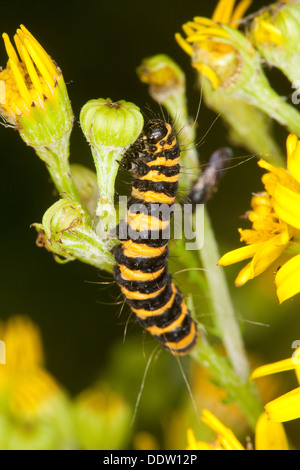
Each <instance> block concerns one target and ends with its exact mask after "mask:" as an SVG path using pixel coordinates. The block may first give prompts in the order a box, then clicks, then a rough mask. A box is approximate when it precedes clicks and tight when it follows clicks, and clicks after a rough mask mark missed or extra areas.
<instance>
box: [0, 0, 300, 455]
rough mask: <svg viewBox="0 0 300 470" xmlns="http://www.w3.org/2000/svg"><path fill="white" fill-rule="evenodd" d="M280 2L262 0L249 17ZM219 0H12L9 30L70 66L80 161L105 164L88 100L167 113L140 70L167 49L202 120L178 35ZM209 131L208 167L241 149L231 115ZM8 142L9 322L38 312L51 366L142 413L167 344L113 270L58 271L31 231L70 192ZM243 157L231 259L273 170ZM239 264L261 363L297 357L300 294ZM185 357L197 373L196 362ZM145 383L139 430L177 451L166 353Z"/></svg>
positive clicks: (234, 178)
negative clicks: (280, 293) (86, 131)
mask: <svg viewBox="0 0 300 470" xmlns="http://www.w3.org/2000/svg"><path fill="white" fill-rule="evenodd" d="M268 3H269V2H263V1H261V2H259V1H254V2H253V5H252V7H251V9H250V10H249V12H250V13H251V12H254V11H256V10H257V9H258V8H261V7H263V6H264V5H267V4H268ZM215 4H216V1H213V2H204V1H201V0H185V1H183V0H173V1H172V2H170V1H166V0H152V1H151V2H146V1H144V2H142V1H139V0H127V1H123V0H115V1H113V2H112V1H111V0H97V1H92V0H86V1H85V2H82V1H79V0H73V1H72V2H71V1H65V2H61V1H56V0H52V1H51V2H35V1H29V2H23V1H22V2H21V1H20V0H15V1H14V2H10V1H6V0H4V1H2V2H1V19H0V29H1V32H7V33H8V34H9V36H10V37H12V36H13V34H14V33H15V30H16V28H17V27H19V25H20V24H21V23H23V24H24V25H25V26H26V27H27V28H28V29H29V30H30V31H31V32H32V34H33V35H34V36H35V37H36V38H37V40H38V41H39V42H40V43H41V44H42V45H43V47H44V48H45V49H46V51H47V52H48V53H49V54H50V55H51V57H52V58H53V59H54V60H55V61H56V63H57V64H58V65H59V67H60V68H61V69H62V71H63V75H64V78H65V81H66V83H67V86H68V92H69V96H70V99H71V103H72V106H73V111H74V114H75V118H76V119H75V123H74V130H73V133H72V137H71V162H72V163H80V164H83V165H85V166H87V167H89V168H93V161H92V156H91V154H90V151H89V148H88V145H87V143H86V141H85V138H84V136H83V134H82V132H81V130H80V127H79V123H78V118H79V113H80V109H81V107H82V106H83V104H84V103H85V102H86V101H88V100H89V99H92V98H100V97H102V98H107V97H109V98H111V99H112V100H113V101H117V100H120V99H125V100H127V101H131V102H134V103H135V104H137V105H138V106H139V107H140V109H141V110H142V112H143V113H144V115H145V118H152V117H153V115H154V116H156V117H160V116H161V110H160V109H159V107H158V105H157V104H156V103H154V102H153V101H152V100H151V98H150V97H149V95H148V93H147V87H146V86H145V85H143V84H141V83H140V82H139V80H138V78H137V75H136V72H135V70H136V67H137V66H138V65H139V64H140V62H141V60H142V59H143V58H145V57H148V56H151V55H154V54H158V53H165V54H168V55H170V56H171V57H172V58H173V59H174V60H175V61H177V62H178V64H179V65H180V66H181V67H182V68H183V70H184V71H185V72H186V74H187V87H188V100H189V111H190V114H191V116H195V115H196V112H197V109H198V105H199V100H200V91H199V89H198V88H197V86H196V75H195V73H194V71H193V70H192V69H191V67H190V64H189V59H188V57H187V56H186V55H185V53H184V52H183V51H182V50H181V49H180V48H179V46H178V45H177V43H176V42H175V40H174V33H175V32H180V31H181V25H182V24H183V23H184V22H186V21H188V20H189V19H191V18H192V17H193V16H196V15H198V16H200V15H201V16H208V17H210V16H211V14H212V11H213V9H214V7H215ZM0 58H1V59H0V64H1V65H2V66H5V65H6V60H7V56H6V53H5V49H4V46H3V44H2V45H0ZM267 74H268V76H269V78H270V81H271V83H272V84H273V86H274V88H275V89H276V90H277V91H278V92H279V93H280V94H282V95H284V96H289V95H290V94H291V88H290V84H289V83H287V82H286V81H285V79H284V78H283V77H282V75H281V74H280V73H279V72H278V71H273V70H272V71H270V70H267ZM204 135H205V138H204V139H203V141H202V142H201V145H200V147H199V152H200V157H201V162H202V163H205V162H206V160H207V158H208V156H209V155H210V154H211V153H212V152H213V151H214V150H215V149H216V148H217V147H221V146H224V145H228V144H230V143H229V142H228V140H227V132H226V128H225V126H224V124H223V123H222V120H221V119H220V118H219V119H217V120H216V121H215V115H214V113H212V112H211V111H209V110H208V109H206V108H205V105H204V104H201V109H200V113H199V119H198V140H199V141H200V139H201V138H202V137H203V136H204ZM276 135H277V137H278V142H279V143H281V145H282V147H283V148H284V145H285V139H286V136H287V132H286V130H285V129H282V128H279V127H278V129H277V127H276ZM0 142H1V146H0V153H1V157H0V165H1V173H0V174H1V184H0V198H1V234H0V237H1V243H0V249H1V254H0V256H1V270H0V276H1V279H0V286H1V287H0V289H1V297H0V298H1V302H0V317H1V318H2V319H3V320H5V319H7V318H8V317H10V316H11V315H15V314H26V315H28V316H29V317H30V318H31V319H32V320H33V321H35V322H36V323H37V324H38V325H39V327H40V330H41V333H42V337H43V343H44V349H45V354H46V365H47V369H48V370H49V371H50V372H51V373H52V374H53V375H54V377H56V378H57V380H58V381H59V382H60V383H61V384H62V385H63V386H64V387H65V388H66V389H67V390H68V392H69V393H70V395H71V396H74V395H76V394H77V393H79V392H80V391H82V390H83V389H85V388H86V387H88V386H90V385H91V384H92V383H94V382H95V381H97V380H104V381H107V382H109V383H110V385H111V386H112V387H113V388H114V389H116V390H118V391H120V392H121V393H122V394H124V396H125V397H126V399H127V400H128V401H129V402H130V403H131V405H132V406H133V407H134V405H135V402H136V398H137V396H138V393H139V390H140V387H141V384H142V380H143V375H144V371H145V367H146V363H147V360H148V357H149V354H150V353H151V352H152V350H153V348H154V345H155V344H156V343H154V342H153V341H152V339H151V338H150V337H149V335H146V336H145V335H144V333H143V331H142V329H141V328H140V327H139V325H137V324H136V323H135V322H134V320H133V318H132V317H131V318H130V319H129V321H128V318H129V315H130V311H129V309H128V307H125V308H124V309H122V303H120V302H121V301H122V299H121V297H120V292H119V289H118V287H117V286H115V285H114V284H113V282H111V281H112V278H111V277H110V276H109V275H108V274H107V273H102V272H97V271H96V270H95V269H94V268H93V267H91V266H87V265H83V264H81V263H79V262H77V261H76V262H71V263H67V264H65V265H60V264H57V263H56V262H55V261H54V259H53V257H52V255H51V254H49V253H48V252H47V251H46V250H44V249H41V248H38V247H37V246H36V244H35V240H36V232H35V230H34V229H33V228H31V227H30V225H31V224H32V223H34V222H40V221H41V219H42V216H43V214H44V212H45V211H46V209H47V208H48V207H49V206H50V205H51V204H53V202H55V201H56V200H57V198H58V196H57V194H55V192H54V189H53V186H52V184H51V181H50V180H49V176H48V173H47V171H46V168H45V166H44V164H43V163H42V162H41V161H40V160H39V159H38V158H37V157H36V155H35V154H34V151H33V149H31V148H29V147H26V146H25V144H24V143H23V141H22V140H21V139H20V137H19V135H18V134H17V132H15V131H14V130H12V129H6V128H5V127H4V126H0ZM234 156H235V157H236V158H237V162H239V163H240V162H241V161H243V159H242V160H241V159H240V157H245V158H244V160H245V163H244V164H239V165H238V166H236V167H235V168H233V169H231V170H229V171H228V172H227V174H226V177H225V178H224V179H223V180H222V181H221V184H220V187H219V191H218V193H217V194H216V195H215V197H214V199H213V200H212V201H210V202H209V212H210V215H211V218H212V222H213V225H214V227H215V230H216V236H217V239H218V242H219V245H220V252H221V253H224V252H226V251H228V250H230V249H233V248H236V247H238V246H239V236H238V232H237V227H238V226H239V224H240V221H239V217H240V215H241V214H244V213H245V211H246V210H248V208H249V203H250V197H251V192H253V191H259V190H261V189H262V184H261V181H260V177H261V174H262V172H261V170H260V169H259V168H258V166H257V165H256V160H255V159H252V160H247V158H248V156H249V155H248V154H247V153H246V152H245V150H244V149H242V148H234ZM246 160H247V161H246ZM125 190H128V189H126V187H125ZM239 268H240V266H233V267H229V268H227V269H226V275H227V277H228V282H229V285H230V288H231V291H232V295H233V299H234V304H235V307H236V310H237V312H238V314H239V317H240V320H241V326H242V329H243V334H244V337H245V342H246V346H247V350H248V351H249V354H250V356H251V358H252V360H253V361H254V362H253V363H254V364H261V363H266V362H273V361H275V360H279V359H283V358H286V357H289V356H290V354H291V352H292V350H291V344H292V342H293V341H294V340H297V339H300V332H299V322H300V321H299V307H300V303H299V298H295V299H294V301H290V302H287V303H285V304H284V305H282V306H280V307H279V306H278V302H277V298H276V295H275V286H274V284H273V273H272V272H268V273H267V274H266V275H263V276H261V277H259V278H257V279H256V280H254V281H251V282H250V283H248V285H246V286H245V287H243V288H241V289H236V288H235V287H234V285H233V281H234V278H235V276H236V275H237V273H238V271H239ZM196 300H197V302H198V303H197V311H198V313H199V321H200V322H203V323H204V325H205V322H206V317H207V316H209V312H208V311H207V310H205V306H204V310H203V311H202V310H201V308H202V299H201V295H199V297H198V298H197V299H196ZM121 310H122V311H121ZM120 312H121V313H120ZM125 332H126V334H125ZM182 362H183V366H185V362H186V361H182ZM286 374H287V375H285V376H284V380H283V381H282V383H281V385H280V387H281V388H280V391H281V392H285V391H288V390H290V388H291V387H294V386H296V384H295V382H294V377H293V376H292V375H289V373H286ZM144 385H145V386H144V392H143V395H142V398H141V401H140V404H139V409H138V411H137V415H136V420H135V426H136V429H137V430H141V431H147V432H150V433H151V434H153V435H154V436H155V438H156V439H157V442H158V445H159V446H161V447H165V446H167V445H168V446H169V448H171V446H172V445H174V442H175V437H170V438H169V443H168V444H167V443H166V442H168V441H167V440H166V438H165V437H163V435H164V429H165V428H166V426H167V424H166V423H168V425H169V424H170V423H171V422H174V423H176V422H177V421H178V419H177V418H178V417H177V414H178V407H180V406H181V404H182V403H183V402H184V401H188V402H189V403H190V402H191V399H190V397H189V394H188V391H187V387H186V385H185V382H184V379H183V377H182V374H181V371H180V369H179V366H178V363H177V362H176V360H174V358H173V357H170V355H168V354H167V353H166V352H162V353H161V354H160V355H159V357H158V358H157V359H155V360H154V361H153V363H152V366H151V367H150V370H149V373H148V375H147V378H146V381H145V384H144ZM172 420H173V421H172ZM176 420H177V421H176ZM174 429H177V427H176V425H175V424H174ZM178 429H180V430H181V431H180V432H182V443H184V442H185V439H186V437H185V428H183V429H182V427H180V426H179V425H178ZM287 429H288V431H289V433H290V436H291V438H292V441H293V443H294V444H295V445H296V446H297V445H298V446H299V445H300V438H299V435H300V433H299V423H298V422H293V423H290V424H289V425H288V426H287ZM176 432H177V431H176ZM178 432H179V431H178ZM172 439H173V441H172ZM171 441H172V442H173V444H171V443H170V442H171ZM182 443H181V444H180V445H183V444H182ZM178 445H179V444H178ZM175 446H176V445H175ZM298 448H299V447H298Z"/></svg>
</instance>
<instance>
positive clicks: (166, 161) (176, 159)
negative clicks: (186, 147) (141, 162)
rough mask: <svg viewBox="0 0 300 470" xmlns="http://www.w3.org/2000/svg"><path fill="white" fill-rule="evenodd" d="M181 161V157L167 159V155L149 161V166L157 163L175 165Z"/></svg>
mask: <svg viewBox="0 0 300 470" xmlns="http://www.w3.org/2000/svg"><path fill="white" fill-rule="evenodd" d="M178 163H179V157H177V158H174V159H173V160H171V159H169V158H168V159H167V160H166V158H165V157H157V158H156V160H152V161H151V162H147V163H146V165H147V166H156V165H162V166H168V167H170V166H175V165H177V164H178Z"/></svg>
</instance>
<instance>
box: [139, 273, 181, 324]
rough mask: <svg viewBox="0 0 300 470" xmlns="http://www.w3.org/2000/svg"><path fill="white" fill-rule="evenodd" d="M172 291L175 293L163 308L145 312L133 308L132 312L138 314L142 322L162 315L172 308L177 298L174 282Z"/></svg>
mask: <svg viewBox="0 0 300 470" xmlns="http://www.w3.org/2000/svg"><path fill="white" fill-rule="evenodd" d="M172 291H173V294H172V296H171V298H170V300H169V301H168V302H167V303H166V304H165V305H163V307H160V308H158V309H156V310H145V309H143V308H139V309H137V308H131V310H132V311H133V312H134V313H136V314H137V316H138V317H139V318H141V319H142V320H144V319H145V318H149V317H155V316H156V315H161V314H162V313H164V312H165V311H166V310H167V309H168V308H170V307H172V305H173V301H174V297H175V294H176V292H177V289H176V287H175V286H174V284H173V282H172Z"/></svg>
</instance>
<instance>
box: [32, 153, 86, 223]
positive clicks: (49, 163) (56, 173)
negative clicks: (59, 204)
mask: <svg viewBox="0 0 300 470" xmlns="http://www.w3.org/2000/svg"><path fill="white" fill-rule="evenodd" d="M36 153H37V155H38V156H39V157H40V158H41V159H42V160H43V161H44V162H45V163H46V167H47V169H48V171H49V174H50V176H51V179H52V181H53V183H54V185H55V187H56V189H57V191H58V193H59V195H60V196H61V197H62V198H69V199H72V200H73V201H75V202H77V203H78V204H80V205H81V207H82V209H83V210H84V212H85V215H86V222H87V223H88V224H89V221H90V213H89V211H88V209H87V207H86V206H85V204H84V203H83V201H82V199H81V198H80V196H79V193H78V191H77V188H76V186H75V183H74V181H73V178H72V173H71V169H70V164H69V147H68V146H66V145H59V146H58V149H57V151H56V150H53V149H51V148H48V147H42V148H40V149H36Z"/></svg>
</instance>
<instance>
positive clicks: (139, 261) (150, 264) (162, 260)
mask: <svg viewBox="0 0 300 470" xmlns="http://www.w3.org/2000/svg"><path fill="white" fill-rule="evenodd" d="M113 254H114V257H115V260H116V262H117V263H118V264H123V265H124V266H126V268H128V269H131V270H139V271H141V272H142V273H153V272H156V271H159V270H160V269H162V268H164V267H165V266H166V264H167V262H168V255H169V251H168V248H166V250H165V251H164V252H163V253H162V254H161V255H159V256H154V257H152V258H143V257H136V258H131V257H129V256H125V255H124V252H123V246H122V245H118V246H116V247H114V249H113Z"/></svg>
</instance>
